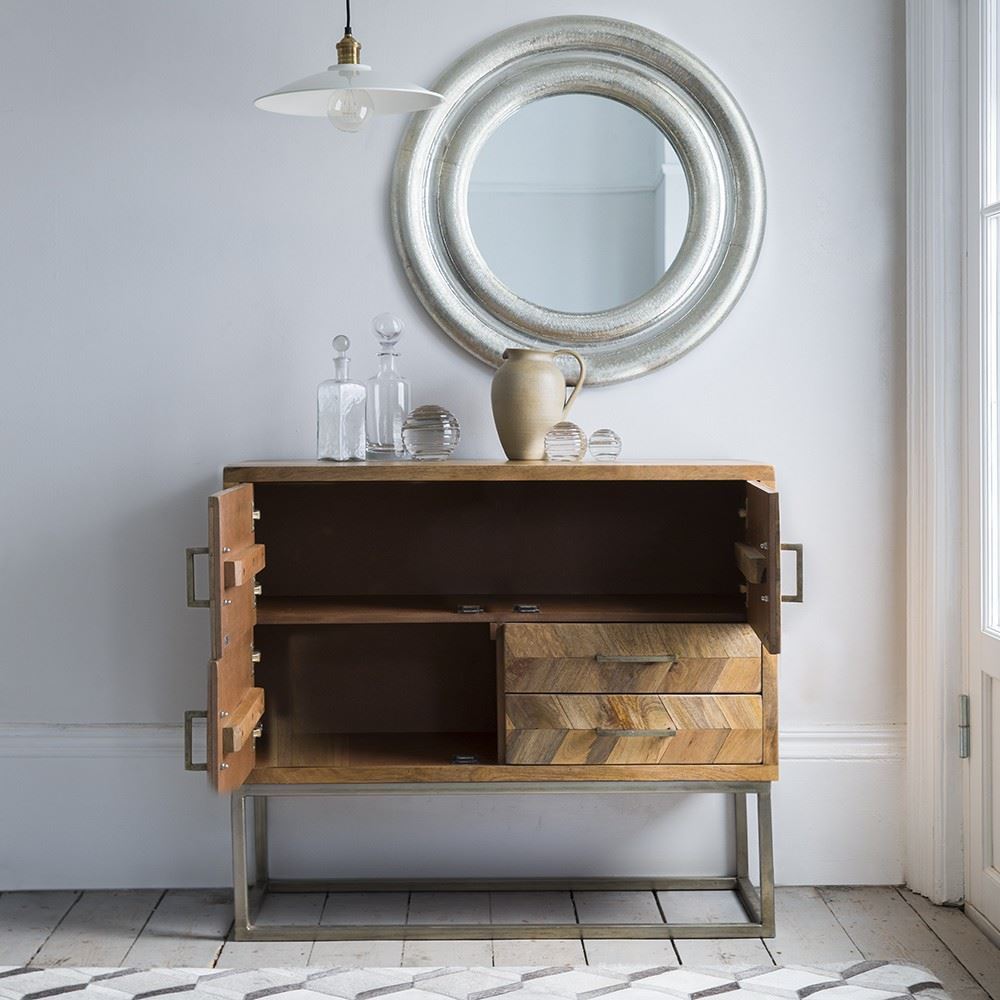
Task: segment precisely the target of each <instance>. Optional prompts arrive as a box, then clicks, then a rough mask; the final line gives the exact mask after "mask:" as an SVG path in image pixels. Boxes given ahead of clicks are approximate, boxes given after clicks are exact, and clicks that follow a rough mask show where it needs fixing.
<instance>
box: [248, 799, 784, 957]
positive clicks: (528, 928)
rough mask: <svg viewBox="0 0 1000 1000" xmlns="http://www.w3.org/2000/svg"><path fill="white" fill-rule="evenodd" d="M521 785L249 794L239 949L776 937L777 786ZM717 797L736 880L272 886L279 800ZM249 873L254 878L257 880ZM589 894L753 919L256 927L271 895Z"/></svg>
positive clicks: (377, 881)
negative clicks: (727, 826) (753, 812)
mask: <svg viewBox="0 0 1000 1000" xmlns="http://www.w3.org/2000/svg"><path fill="white" fill-rule="evenodd" d="M637 785H639V783H637V782H603V781H602V782H566V783H561V784H560V785H559V787H553V784H551V783H548V782H517V783H510V784H504V785H498V784H497V783H492V784H470V783H465V782H463V783H454V784H442V785H419V786H414V785H249V786H245V787H242V788H240V789H238V790H237V791H235V792H234V793H233V796H232V826H233V904H234V910H235V915H236V924H235V937H236V940H237V941H298V940H318V941H375V940H461V939H490V938H493V939H497V938H534V939H538V938H583V937H587V938H758V937H774V845H773V841H772V831H771V786H770V783H768V782H717V781H699V782H690V781H689V782H655V783H654V782H643V783H641V785H639V787H637ZM529 791H543V792H547V793H554V792H581V791H591V792H593V791H599V792H603V793H607V792H637V791H650V792H716V793H720V792H722V793H728V794H731V795H732V796H733V799H734V801H735V811H736V859H735V872H734V874H732V875H724V876H720V877H716V878H684V877H665V878H661V877H650V878H583V879H548V878H532V879H485V880H484V879H406V880H401V879H366V880H357V879H332V880H322V881H314V880H274V879H271V878H270V877H269V875H268V847H267V802H268V799H269V798H274V797H279V796H282V797H284V796H297V797H298V796H313V795H337V794H346V795H359V794H373V795H386V794H392V793H401V794H418V793H419V794H426V793H427V792H434V793H438V794H449V793H454V794H460V793H462V792H490V793H498V792H510V793H524V792H529ZM748 795H754V796H756V799H757V851H758V858H759V866H760V888H759V889H758V888H757V887H756V886H754V884H753V883H752V882H751V880H750V837H749V826H748V822H747V796H748ZM248 800H250V801H251V804H252V812H253V865H252V868H251V865H250V863H249V862H250V859H249V858H248V852H247V848H248V842H247V839H248V838H247V820H248V816H247V811H248V810H247V801H248ZM251 872H252V877H251ZM574 889H578V890H583V889H590V890H594V889H598V890H601V889H631V890H647V891H649V890H653V891H655V890H669V889H696V890H699V889H700V890H704V889H712V890H729V891H732V892H735V893H736V897H737V898H738V899H739V901H740V903H741V904H742V906H743V909H744V911H745V912H746V916H747V922H745V923H707V924H668V923H656V924H575V923H574V924H419V925H414V924H400V925H393V924H379V925H362V924H350V925H347V924H343V925H333V926H327V925H323V926H316V925H305V924H302V925H294V924H267V925H261V924H258V923H257V917H258V915H259V913H260V907H261V903H262V902H263V898H264V895H265V894H266V893H267V892H407V891H414V892H417V891H424V892H427V891H441V890H466V891H480V892H485V891H495V892H502V891H526V890H527V891H530V890H537V891H541V890H574Z"/></svg>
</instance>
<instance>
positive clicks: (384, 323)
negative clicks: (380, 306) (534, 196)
mask: <svg viewBox="0 0 1000 1000" xmlns="http://www.w3.org/2000/svg"><path fill="white" fill-rule="evenodd" d="M372 329H373V330H374V331H375V336H376V337H378V342H379V354H392V353H394V351H395V349H396V342H397V341H398V340H399V338H400V337H401V336H402V335H403V321H402V320H401V319H400V318H399V317H398V316H393V314H392V313H379V314H378V315H377V316H376V317H375V318H374V319H373V320H372Z"/></svg>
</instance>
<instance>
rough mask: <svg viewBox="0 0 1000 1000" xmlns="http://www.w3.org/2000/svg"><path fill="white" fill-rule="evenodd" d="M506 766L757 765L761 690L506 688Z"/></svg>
mask: <svg viewBox="0 0 1000 1000" xmlns="http://www.w3.org/2000/svg"><path fill="white" fill-rule="evenodd" d="M505 707H506V736H507V741H506V747H507V763H508V764H757V763H760V762H761V761H762V759H763V706H762V699H761V697H760V696H759V695H656V694H625V693H608V694H604V693H602V694H508V695H507V696H506V699H505Z"/></svg>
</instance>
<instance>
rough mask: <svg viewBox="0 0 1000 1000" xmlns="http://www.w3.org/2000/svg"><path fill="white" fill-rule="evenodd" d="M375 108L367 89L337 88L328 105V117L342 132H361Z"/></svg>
mask: <svg viewBox="0 0 1000 1000" xmlns="http://www.w3.org/2000/svg"><path fill="white" fill-rule="evenodd" d="M374 110H375V105H374V104H372V99H371V95H370V94H369V93H368V91H367V90H335V91H334V92H333V93H332V94H331V95H330V102H329V104H327V106H326V117H327V118H329V119H330V123H331V124H332V125H333V127H334V128H336V129H339V130H340V131H341V132H359V131H361V129H362V128H363V127H364V126H365V124H366V123H367V122H368V119H369V118H371V115H372V112H373V111H374Z"/></svg>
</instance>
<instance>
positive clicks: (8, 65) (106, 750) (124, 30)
mask: <svg viewBox="0 0 1000 1000" xmlns="http://www.w3.org/2000/svg"><path fill="white" fill-rule="evenodd" d="M607 7H608V5H607V4H605V3H600V2H598V0H571V2H570V0H531V2H528V0H507V2H506V3H504V4H478V5H475V7H472V6H470V5H469V4H466V3H462V2H459V0H422V2H420V3H402V2H399V0H396V2H389V0H368V2H367V3H365V4H364V5H363V6H361V8H360V9H359V10H357V11H356V17H355V30H356V31H357V33H358V35H359V37H360V38H361V40H362V42H363V43H364V44H365V57H366V59H367V60H368V61H370V62H372V63H374V64H375V65H377V66H381V67H385V68H392V69H393V70H394V71H396V72H398V74H399V75H400V76H401V77H402V78H410V79H414V80H417V81H420V82H424V83H429V82H430V81H432V80H433V79H434V78H435V76H436V75H437V74H438V73H439V72H440V71H442V70H443V69H444V68H445V67H446V66H447V65H448V64H449V63H450V62H451V61H452V60H453V59H455V58H456V57H458V56H459V55H460V54H461V53H462V52H463V51H464V50H465V49H466V48H468V47H469V46H470V45H472V44H473V43H475V42H477V41H479V40H480V39H481V38H483V37H484V36H486V35H487V34H489V33H491V32H493V31H496V30H499V29H501V28H503V27H506V26H508V25H511V24H513V23H515V22H518V21H522V20H527V19H530V18H532V17H537V16H543V15H547V14H554V13H573V12H591V13H606V12H607ZM614 7H615V13H616V14H617V15H619V16H621V17H624V18H628V19H631V20H634V21H637V22H641V23H643V24H645V25H648V26H649V27H651V28H654V29H657V30H660V31H662V32H663V33H665V34H667V35H669V36H670V37H672V38H674V39H676V40H677V41H679V42H680V43H681V44H683V45H685V46H687V47H688V48H690V49H691V50H692V51H693V52H694V53H696V54H697V55H699V56H700V57H702V58H703V59H704V60H705V61H706V62H707V63H708V64H709V65H710V66H712V67H713V68H714V69H715V70H716V71H717V72H718V74H719V75H720V76H721V77H722V79H723V80H724V81H725V82H726V83H727V84H728V85H729V87H730V88H731V89H732V90H733V92H734V93H735V94H736V96H737V98H738V100H739V101H740V103H741V104H742V106H743V108H744V110H745V111H746V113H747V115H748V117H749V119H750V122H751V123H752V126H753V128H754V131H755V133H756V135H757V138H758V141H759V143H760V146H761V151H762V155H763V159H764V165H765V169H766V173H767V183H768V223H767V234H766V237H765V243H764V249H763V253H762V256H761V259H760V263H759V264H758V267H757V270H756V272H755V274H754V277H753V279H752V281H751V283H750V286H749V288H748V290H747V292H746V294H745V295H744V296H743V298H742V300H741V301H740V303H739V304H738V306H737V308H736V309H735V311H734V312H733V314H732V315H731V316H730V317H729V319H727V321H726V322H725V324H724V325H723V326H722V327H721V328H720V329H719V330H718V331H716V332H715V333H714V334H713V335H712V336H711V337H710V338H709V339H708V340H707V341H706V342H705V343H704V344H703V345H702V346H700V347H699V348H698V349H697V350H696V351H694V352H692V353H691V354H689V355H688V356H687V357H685V358H683V359H682V360H681V361H680V362H678V363H677V364H675V365H672V366H670V367H669V368H667V369H664V370H661V371H659V372H656V373H655V374H653V375H650V376H648V377H646V378H644V379H641V380H639V381H635V382H629V383H624V384H621V385H618V386H613V387H608V388H604V389H594V390H592V391H590V392H587V391H584V393H583V394H582V396H581V399H580V401H579V403H578V404H577V407H576V409H575V411H574V415H575V419H576V420H578V421H579V422H580V423H581V424H582V425H583V426H584V427H585V428H593V427H596V426H599V425H610V426H613V427H615V428H616V429H617V430H618V431H619V432H620V433H621V434H622V437H623V438H624V441H625V453H626V457H627V458H629V459H671V458H676V459H684V458H694V457H700V458H709V457H745V458H755V459H762V460H766V461H769V462H773V463H774V464H775V466H776V467H777V469H778V473H779V477H780V484H781V487H782V494H783V508H782V527H783V534H784V536H785V537H786V539H788V540H794V541H802V542H803V543H804V544H805V551H806V560H807V564H806V587H807V603H806V604H805V605H803V606H802V607H796V606H786V609H785V616H784V621H785V629H784V648H785V650H786V652H785V655H784V656H783V658H782V682H781V684H782V686H781V711H782V728H783V730H786V731H787V734H786V738H785V741H784V746H785V747H786V750H787V751H788V754H789V759H788V762H787V763H786V765H785V768H784V771H783V780H782V782H781V783H780V784H779V786H778V789H777V791H776V795H777V797H778V816H777V823H778V831H777V836H778V858H777V874H778V878H779V880H780V881H785V882H806V881H819V882H891V881H898V880H899V879H900V877H901V861H900V847H899V830H900V821H901V815H900V810H901V799H900V796H899V793H898V790H897V789H898V785H899V779H900V776H901V761H900V755H899V735H898V733H899V730H898V728H896V727H898V725H899V724H900V723H901V722H902V719H903V690H902V685H903V664H902V652H903V650H902V635H903V631H902V575H901V574H902V562H903V550H902V527H903V524H902V517H903V505H902V499H903V498H902V492H901V491H902V483H903V472H904V469H903V448H902V443H903V442H902V422H901V416H902V409H901V404H902V399H901V386H902V374H903V367H904V358H903V353H902V351H903V346H902V332H903V323H902V321H903V312H902V308H903V306H902V303H903V299H902V292H903V273H902V261H903V243H902V224H903V160H902V141H903V121H902V111H903V93H902V86H903V64H902V46H903V21H902V3H901V2H900V0H876V2H873V0H849V2H845V0H808V2H806V3H803V2H802V0H744V2H736V0H674V2H672V3H670V4H663V3H662V2H660V0H622V2H620V3H616V4H615V5H614ZM473 10H474V15H473V14H472V13H471V12H472V11H473ZM338 28H339V15H338V13H337V12H336V10H335V9H334V7H332V6H331V5H330V4H328V3H326V2H320V0H285V2H282V3H280V4H278V3H273V2H271V0H212V2H211V3H204V2H202V0H148V2H144V3H141V4H140V3H134V2H131V0H100V2H98V0H87V2H81V0H7V2H5V3H4V4H3V5H0V163H2V168H0V198H2V202H0V219H2V224H0V304H2V313H0V315H2V323H3V352H2V355H0V516H2V522H3V531H2V532H0V565H2V577H0V579H2V593H0V635H2V637H3V642H2V647H0V796H2V798H0V801H2V802H3V804H4V814H5V815H4V817H3V821H2V823H0V887H13V886H35V887H41V886H56V885H62V886H69V885H75V886H88V885H144V884H175V885H181V884H224V883H226V882H227V880H228V857H227V835H226V825H225V824H226V820H225V812H226V810H225V808H224V803H220V802H218V801H215V800H214V799H213V798H212V797H211V796H210V795H209V794H208V793H207V791H206V790H205V789H204V787H203V778H202V776H197V775H185V774H183V773H182V772H180V770H179V769H180V759H179V757H178V756H177V746H179V738H178V735H177V730H176V728H170V729H163V728H156V727H155V726H154V727H152V728H145V729H144V728H129V727H125V728H123V729H122V728H116V727H114V726H112V727H110V728H108V727H104V728H102V727H100V726H97V727H94V726H88V725H84V726H83V728H82V729H76V728H70V729H66V728H60V727H53V726H51V725H48V726H45V725H43V726H41V727H38V726H36V725H34V724H54V723H60V724H67V723H68V724H94V723H102V724H120V723H136V724H139V723H149V724H158V725H159V726H160V727H163V726H168V725H169V726H171V727H174V726H176V724H177V723H178V722H179V720H180V718H181V715H182V712H183V710H184V709H185V708H191V707H197V706H200V705H203V704H204V691H205V660H206V658H207V648H208V644H207V625H208V623H207V620H206V617H205V613H204V612H195V611H189V610H187V609H186V608H185V607H184V577H183V553H182V549H183V547H184V546H185V545H195V544H200V543H203V541H204V539H205V500H204V498H205V495H206V494H207V493H208V492H209V491H210V490H211V489H213V488H214V487H216V486H217V485H218V482H219V470H220V468H221V466H222V465H223V464H225V463H227V462H230V461H235V460H239V459H242V458H250V457H293V456H299V457H302V456H308V455H309V454H310V451H311V448H312V444H313V437H314V426H313V420H314V416H313V408H314V391H315V385H316V383H317V382H318V381H320V380H321V379H322V378H325V377H327V375H328V373H329V371H330V367H331V366H330V361H329V359H330V354H331V351H330V347H329V342H330V339H331V337H333V336H334V335H335V334H338V333H348V334H350V335H351V336H353V337H355V338H356V340H357V342H358V343H359V349H357V350H356V351H355V352H354V354H355V358H356V361H355V369H354V370H355V372H356V373H357V374H358V375H362V376H363V375H367V374H369V373H370V372H371V370H372V369H373V367H374V340H371V342H370V344H368V343H367V341H368V334H367V332H366V331H367V330H368V323H369V319H370V317H371V316H372V315H374V314H375V313H377V312H380V311H382V310H384V309H390V310H393V311H396V312H399V313H400V314H402V315H403V316H404V317H406V319H407V320H408V323H409V331H408V333H407V334H406V336H405V339H404V341H403V343H402V350H403V367H404V369H405V371H406V372H407V374H409V375H410V376H411V377H412V379H413V382H414V385H415V394H414V395H415V399H414V402H415V403H420V402H425V401H440V402H443V403H446V404H447V405H449V407H451V408H452V409H453V410H454V411H455V412H456V413H457V414H458V416H459V417H460V419H461V421H462V426H463V437H462V454H464V455H465V456H466V457H470V456H492V457H499V456H500V450H499V445H498V442H497V440H496V437H495V434H494V432H493V428H492V425H491V419H490V414H489V406H488V389H489V380H490V374H491V373H490V371H489V370H488V369H487V368H485V367H484V366H482V365H481V364H479V363H478V362H476V361H474V360H473V359H472V358H471V357H470V356H469V355H467V354H466V353H465V352H463V351H462V350H461V349H460V348H458V347H457V346H455V345H454V344H452V342H451V341H450V340H448V338H447V337H445V336H444V335H443V334H441V333H440V332H439V331H438V330H437V329H436V328H435V327H434V326H433V324H432V323H431V322H430V321H429V319H428V318H427V317H426V316H425V315H423V313H422V311H421V309H420V306H419V304H418V303H417V301H416V299H415V298H414V296H413V295H412V293H411V292H410V290H409V288H408V286H407V284H406V281H405V279H404V277H403V275H402V271H401V268H400V266H399V264H398V261H397V259H396V255H395V251H394V249H393V246H392V243H391V237H390V232H389V224H388V213H387V206H386V202H387V189H388V179H389V173H390V168H391V163H392V158H393V154H394V150H395V146H396V143H397V142H398V139H399V136H400V133H401V131H402V128H403V125H404V123H403V122H402V121H394V120H386V121H380V122H378V123H377V125H376V127H374V128H373V129H372V130H371V131H370V132H368V133H367V134H363V135H361V136H359V137H354V138H349V137H346V136H344V135H341V134H339V133H336V132H335V131H334V130H333V129H331V128H330V127H329V126H327V125H326V124H325V123H323V122H320V121H310V120H300V119H285V118H282V117H279V116H272V115H265V114H262V113H260V112H257V111H255V110H254V108H253V107H252V104H251V100H252V98H253V97H255V96H257V95H258V94H260V93H263V92H265V91H267V90H268V89H271V88H272V87H274V86H276V85H278V84H280V83H283V82H286V81H287V80H290V79H294V78H295V77H298V76H301V75H303V74H305V73H308V72H311V71H312V70H313V69H315V68H317V67H321V66H325V65H326V64H327V63H328V62H330V61H331V56H332V46H333V43H334V42H335V41H336V38H337V36H338V35H339V31H338ZM762 52H766V53H767V57H766V58H764V59H762V58H761V53H762ZM366 347H367V348H369V349H365V348H366ZM67 734H68V735H67ZM512 801H513V800H510V799H497V800H489V799H485V800H479V799H477V800H475V804H474V808H473V807H469V808H464V809H463V808H462V804H461V802H460V801H459V800H456V799H447V800H443V801H440V802H434V801H431V800H429V799H428V798H427V797H421V798H418V799H410V798H407V799H405V800H397V803H398V802H409V803H411V805H410V807H409V808H408V809H406V810H403V811H397V812H394V813H391V814H390V815H392V816H393V817H394V818H395V819H396V820H398V822H399V825H398V827H397V829H398V833H397V838H398V840H399V845H398V847H396V848H394V849H393V851H392V852H390V855H389V856H392V857H393V858H394V859H395V861H394V863H397V864H399V865H403V864H404V863H405V866H406V867H408V868H409V869H410V870H411V871H413V873H414V874H427V873H428V872H431V871H434V870H438V869H445V868H448V869H450V870H458V869H461V868H463V867H468V868H470V869H472V868H476V867H478V868H480V869H482V868H483V867H486V866H488V867H489V868H490V869H492V870H516V869H518V868H525V867H528V868H531V867H537V866H539V865H541V864H542V863H543V862H544V860H545V859H546V858H550V857H553V856H554V854H555V852H556V851H557V850H559V845H561V844H563V843H564V841H565V829H566V827H565V825H564V823H563V822H562V821H561V813H560V811H559V810H560V809H561V808H563V807H562V806H559V804H558V802H557V803H556V805H555V806H553V805H551V804H550V805H546V803H545V802H541V801H535V800H531V801H527V802H524V803H522V804H521V805H520V807H519V808H515V809H512V805H511V803H512ZM547 801H549V802H551V800H547ZM559 801H562V800H559ZM617 801H618V800H614V801H612V802H608V801H607V800H602V799H587V800H582V801H580V802H577V803H574V804H573V805H572V814H573V817H574V825H573V829H574V834H575V835H578V836H582V837H583V841H584V844H583V846H582V847H581V848H580V849H579V852H577V853H576V854H574V855H572V860H573V861H574V862H576V861H578V862H579V864H580V865H581V866H586V867H588V868H592V869H593V870H595V871H596V870H602V869H603V870H606V871H609V872H610V871H616V870H625V869H635V870H638V869H645V870H648V871H657V870H664V869H665V868H668V867H670V868H674V869H683V868H688V869H690V868H697V867H699V866H703V865H707V864H709V863H711V862H714V861H715V860H717V858H716V854H717V853H718V850H719V849H720V848H716V847H712V846H706V847H701V846H699V847H698V848H694V847H692V846H690V844H688V846H683V845H684V843H685V840H684V838H685V837H688V836H689V835H692V834H693V835H696V838H697V841H698V844H699V845H701V844H703V843H705V842H706V841H707V840H708V835H707V834H706V833H705V830H704V828H703V823H702V821H701V819H700V817H704V816H705V815H707V813H706V812H705V810H706V809H707V808H708V807H706V806H702V805H699V804H697V803H694V802H683V801H681V802H676V803H675V804H674V806H673V807H671V808H669V809H668V810H665V811H666V815H665V816H661V814H660V812H658V811H657V809H654V808H652V807H651V806H650V805H649V803H651V802H653V800H651V799H643V800H641V801H637V802H636V804H635V806H634V807H633V808H629V809H627V810H625V811H619V810H618V809H617V808H616V806H615V803H616V802H617ZM642 802H645V803H646V804H645V805H643V804H642ZM302 808H303V807H301V806H300V807H299V809H300V813H299V815H305V814H304V813H302V812H301V810H302ZM314 808H315V806H312V805H311V806H309V809H310V810H312V809H314ZM501 808H502V809H503V810H504V818H503V821H502V822H501V821H500V820H499V819H498V816H499V815H500V814H499V809H501ZM338 809H339V810H341V812H340V813H339V818H340V821H341V822H343V823H345V824H346V827H345V829H346V830H348V831H349V830H351V829H354V827H353V826H352V824H355V823H357V822H359V821H360V820H361V819H363V818H364V817H366V816H368V815H372V811H373V810H376V811H377V810H378V809H390V810H391V809H396V810H398V809H399V807H398V804H397V805H393V803H392V802H382V803H379V802H366V803H358V804H356V805H354V806H351V807H350V808H347V807H346V805H345V804H340V805H338ZM345 810H346V811H345ZM411 817H412V826H411ZM465 823H470V824H471V825H472V827H473V828H474V829H475V830H482V831H483V832H482V833H474V834H473V835H472V836H471V837H467V835H466V834H465V833H464V832H463V824H465ZM292 826H293V824H292V823H290V822H289V821H288V818H287V816H286V815H285V814H284V813H281V814H279V817H278V827H279V829H278V830H277V831H276V832H277V835H278V844H277V845H276V850H277V851H278V852H279V860H280V859H283V863H285V864H286V865H287V866H289V867H301V868H303V869H305V868H308V867H309V865H310V863H311V862H315V867H317V868H319V867H329V866H333V865H334V864H336V865H338V866H340V867H341V868H342V869H343V868H350V867H352V866H353V865H354V864H355V863H357V864H358V865H362V866H364V865H371V864H376V863H377V860H376V859H375V858H374V855H373V852H374V851H376V849H377V848H378V847H385V846H386V845H385V844H382V845H379V844H374V845H373V844H366V845H365V846H364V847H362V846H359V845H358V844H357V843H353V842H351V841H349V840H346V839H345V840H340V841H337V843H339V844H341V845H342V848H343V850H342V853H340V854H339V855H338V857H337V858H336V861H335V862H334V860H333V859H332V858H331V859H330V860H329V864H328V865H321V864H320V862H321V861H323V859H324V858H325V857H326V855H325V854H323V853H322V852H320V853H315V852H317V851H318V850H319V849H318V848H315V847H314V845H312V844H311V843H307V842H306V841H305V840H303V839H301V833H300V832H297V831H296V830H294V829H291V827H292ZM581 829H583V830H584V831H585V832H584V833H583V834H581V833H580V831H581ZM671 831H674V832H671ZM283 833H287V835H288V836H289V837H293V836H294V837H295V838H297V839H295V840H294V841H290V842H286V844H285V846H284V847H282V846H281V835H282V834H283ZM345 836H346V835H345ZM668 836H669V839H667V838H668ZM467 842H471V843H477V844H480V845H484V846H483V850H482V857H475V856H468V855H466V854H464V853H463V852H464V851H465V846H464V845H465V844H466V843H467ZM720 843H721V842H720ZM441 845H451V847H449V848H448V849H447V850H446V849H444V848H442V846H441ZM452 848H453V849H452ZM282 852H283V853H282ZM290 852H291V853H292V854H293V855H294V856H293V857H289V853H290Z"/></svg>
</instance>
